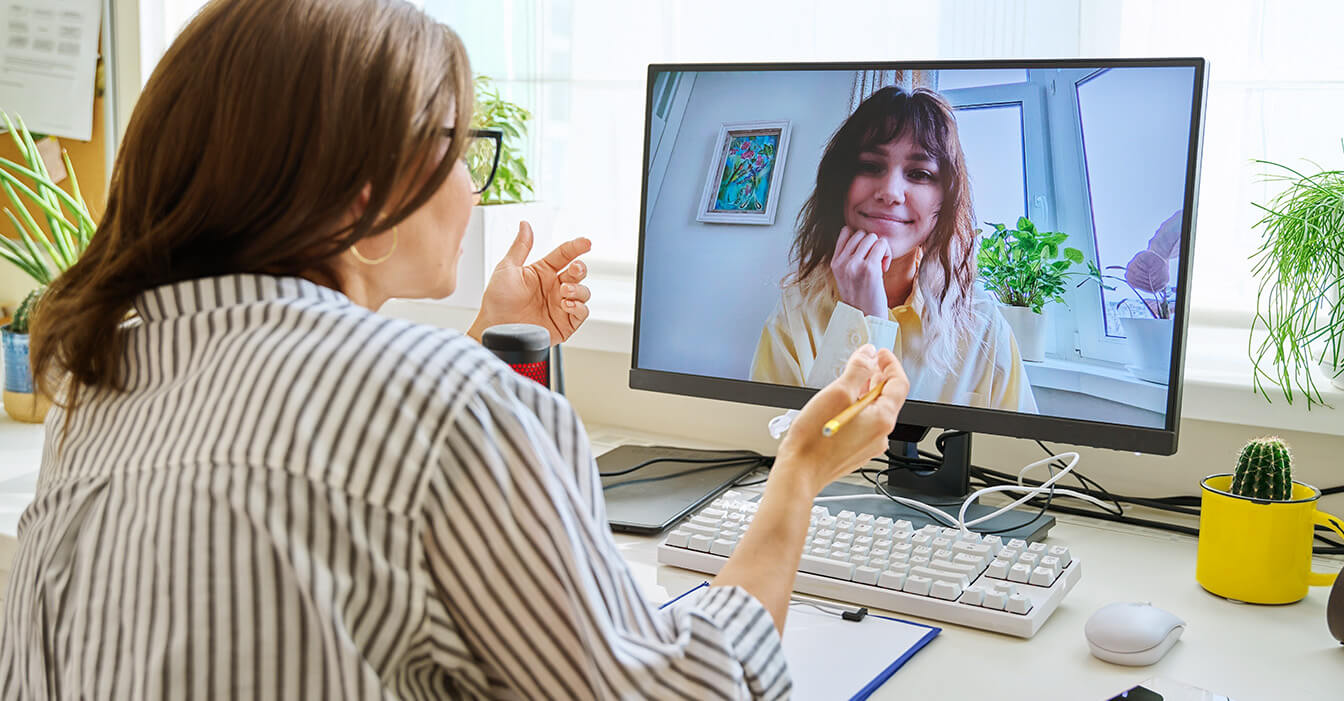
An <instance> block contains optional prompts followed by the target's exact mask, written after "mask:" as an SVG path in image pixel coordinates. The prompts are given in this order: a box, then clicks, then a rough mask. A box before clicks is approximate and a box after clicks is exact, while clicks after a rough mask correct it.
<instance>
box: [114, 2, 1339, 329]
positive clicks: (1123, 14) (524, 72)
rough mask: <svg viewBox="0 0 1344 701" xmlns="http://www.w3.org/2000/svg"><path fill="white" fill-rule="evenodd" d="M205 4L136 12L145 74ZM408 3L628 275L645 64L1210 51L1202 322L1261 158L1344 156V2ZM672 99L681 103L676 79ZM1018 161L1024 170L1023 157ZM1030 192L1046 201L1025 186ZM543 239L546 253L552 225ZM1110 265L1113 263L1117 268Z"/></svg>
mask: <svg viewBox="0 0 1344 701" xmlns="http://www.w3.org/2000/svg"><path fill="white" fill-rule="evenodd" d="M201 4H202V1H201V0H140V6H141V27H142V52H141V56H142V61H141V65H142V71H141V73H142V74H143V75H146V76H147V75H148V74H149V71H150V70H151V69H152V67H153V65H154V63H155V61H156V60H157V57H158V56H159V55H161V53H162V50H163V47H165V46H167V43H168V41H169V40H170V38H171V37H172V36H173V35H174V34H175V33H176V31H177V29H178V28H180V26H181V24H182V23H183V22H184V21H185V20H186V19H188V18H189V17H190V16H191V15H192V14H193V13H194V12H195V11H196V10H197V9H198V8H199V6H200V5H201ZM416 4H418V5H421V6H423V7H424V8H425V10H426V11H428V12H429V13H430V14H432V15H433V16H435V17H437V18H439V19H441V20H443V21H445V22H446V23H448V24H449V25H451V26H453V27H454V28H455V29H456V30H457V31H458V33H459V34H460V35H461V36H462V38H463V40H464V41H465V42H466V44H467V48H468V52H469V53H470V55H471V58H472V61H473V66H474V67H475V68H476V70H477V71H478V72H482V73H486V74H489V75H491V76H493V77H495V78H496V79H497V82H498V84H499V86H500V88H501V90H502V91H503V92H504V94H505V95H506V96H508V97H509V98H510V99H513V100H515V101H517V102H519V103H520V104H522V105H524V106H525V107H528V108H529V109H532V110H533V111H534V113H535V114H536V120H535V122H534V124H533V126H532V129H531V141H530V143H529V144H527V145H526V152H527V153H528V154H529V156H530V158H531V162H532V166H533V167H532V170H533V173H534V174H535V176H536V179H537V192H538V196H539V197H541V198H542V199H544V200H547V201H549V202H552V203H555V204H556V205H557V206H558V207H559V209H560V212H559V217H558V221H557V224H556V230H555V231H553V232H550V234H549V235H550V237H551V238H553V239H559V238H563V237H568V236H572V235H579V234H582V235H586V236H589V237H591V238H592V239H593V240H594V245H595V249H594V253H593V258H594V263H597V264H599V265H597V266H595V270H596V269H600V268H601V266H600V264H601V263H602V262H603V261H605V262H606V263H607V264H608V266H607V267H608V268H610V267H611V266H615V269H624V270H627V271H628V270H630V268H631V264H632V263H633V261H634V258H635V255H636V248H637V236H638V231H639V222H638V217H639V199H640V183H641V179H642V174H641V172H640V167H641V162H642V159H641V154H642V150H643V144H644V98H645V91H646V85H645V80H646V66H647V65H648V64H649V63H650V62H680V61H825V60H830V61H835V60H862V59H875V60H883V59H885V60H900V59H928V58H976V57H1070V56H1116V57H1121V56H1204V57H1206V58H1208V59H1209V61H1210V73H1209V93H1208V102H1207V104H1206V115H1207V117H1206V123H1205V137H1204V153H1203V163H1202V166H1201V184H1200V193H1199V194H1200V198H1199V201H1200V206H1199V208H1198V210H1197V212H1196V220H1197V236H1196V246H1195V254H1194V278H1193V279H1194V285H1193V287H1192V297H1191V302H1192V305H1193V307H1194V308H1195V310H1196V320H1198V317H1199V315H1204V317H1205V318H1211V317H1210V315H1212V316H1213V317H1218V318H1222V319H1225V320H1231V321H1233V322H1235V323H1240V324H1247V323H1249V319H1250V315H1251V310H1252V309H1253V308H1254V303H1255V285H1254V284H1253V282H1252V279H1251V275H1250V262H1249V261H1248V256H1249V255H1250V253H1251V252H1252V251H1254V250H1255V248H1256V245H1257V243H1258V240H1259V233H1258V231H1257V230H1255V229H1254V228H1253V224H1254V222H1255V221H1257V220H1258V218H1259V217H1258V215H1257V211H1258V210H1256V208H1255V206H1254V205H1253V204H1252V203H1253V202H1265V201H1267V200H1268V198H1269V197H1270V196H1271V195H1272V194H1273V190H1272V189H1271V187H1272V185H1271V184H1267V183H1263V182H1260V181H1259V179H1258V178H1257V177H1256V176H1257V174H1258V173H1260V172H1263V169H1262V168H1260V167H1258V166H1256V165H1254V164H1253V163H1252V162H1251V161H1252V159H1255V158H1265V159H1269V160H1276V161H1281V162H1285V163H1288V164H1291V165H1298V166H1305V167H1311V166H1310V165H1306V163H1305V160H1306V159H1310V160H1311V161H1314V162H1316V163H1319V164H1321V165H1322V166H1324V167H1328V168H1329V167H1339V166H1340V165H1341V164H1344V151H1341V146H1340V138H1341V137H1342V136H1344V129H1341V128H1340V127H1339V122H1338V115H1339V114H1341V113H1344V84H1341V83H1340V82H1339V80H1338V75H1337V73H1338V65H1339V61H1338V56H1337V55H1336V53H1337V51H1336V49H1335V45H1336V43H1337V42H1336V37H1335V33H1336V31H1337V28H1338V27H1339V26H1341V25H1344V3H1339V2H1335V1H1334V0H1304V1H1302V2H1293V3H1287V2H1274V1H1273V0H1198V1H1192V2H1183V3H1172V2H1166V1H1163V0H1040V1H1039V2H1014V3H995V4H993V10H992V11H986V9H985V3H981V2H972V1H969V0H929V1H928V2H921V3H893V2H887V1H885V0H866V1H862V0H838V1H837V2H828V3H815V2H813V1H812V0H776V1H774V2H756V3H751V2H748V3H746V4H745V5H744V4H743V3H738V4H737V5H734V11H733V13H732V15H731V17H737V18H741V17H749V18H750V22H742V21H733V20H732V19H730V18H729V16H726V15H724V13H723V10H722V5H721V4H720V3H717V2H710V1H709V0H694V1H687V2H665V3H631V2H628V1H627V0H498V1H497V2H491V3H464V2H453V1H451V0H421V1H418V2H416ZM149 30H154V31H149ZM990 78H991V79H976V80H975V81H974V82H975V83H976V84H978V85H979V86H980V87H981V88H983V89H989V88H992V87H1000V88H1011V87H1012V86H1013V85H1014V84H1020V83H1021V81H1020V80H1019V79H1018V77H1017V76H1008V75H1003V76H991V77H990ZM668 87H669V89H670V90H672V95H673V96H674V95H675V92H676V86H668ZM944 87H945V89H947V90H949V91H951V90H959V89H962V88H964V87H967V86H960V85H957V86H953V85H948V86H944ZM1077 91H1078V92H1077V93H1076V99H1077V100H1079V101H1080V103H1081V104H1080V108H1081V110H1082V112H1081V115H1082V117H1081V118H1082V120H1083V121H1087V120H1089V119H1092V118H1094V117H1098V116H1099V114H1100V113H1099V112H1098V111H1097V110H1094V109H1093V106H1092V105H1090V104H1089V97H1088V88H1087V84H1086V83H1084V84H1083V85H1081V86H1079V87H1078V88H1077ZM664 92H666V91H664ZM660 94H661V93H660ZM669 107H670V105H669ZM1003 114H1005V113H1004V112H992V111H991V112H986V113H984V114H981V115H977V116H976V117H975V118H979V117H984V118H985V119H991V118H998V117H1000V116H1002V115H1003ZM1051 116H1052V117H1053V116H1054V115H1053V114H1052V115H1051ZM1052 136H1053V135H1052ZM1088 147H1089V156H1088V158H1089V161H1090V162H1089V163H1088V165H1087V172H1088V174H1089V177H1091V176H1092V175H1093V174H1094V171H1095V175H1096V177H1104V176H1103V175H1102V171H1103V170H1105V169H1107V168H1110V167H1112V166H1111V165H1108V164H1107V163H1104V162H1103V161H1105V160H1106V159H1107V158H1110V156H1106V155H1104V154H1099V153H1098V151H1097V149H1103V150H1104V145H1100V144H1098V145H1091V144H1089V145H1088ZM1098 158H1099V159H1101V160H1100V161H1099V160H1096V159H1098ZM1026 160H1027V163H1028V167H1030V163H1031V162H1032V158H1031V155H1030V154H1027V156H1026ZM1026 188H1027V192H1028V197H1029V198H1032V199H1031V200H1030V201H1029V202H1028V204H1029V205H1030V206H1031V207H1032V208H1033V209H1034V208H1036V207H1037V202H1036V201H1035V199H1034V197H1032V195H1031V190H1032V188H1031V178H1030V176H1028V178H1027V185H1026ZM996 196H997V195H996ZM1044 205H1045V206H1048V203H1044ZM1094 214H1097V216H1098V217H1099V218H1098V219H1097V221H1096V225H1097V226H1098V227H1103V226H1119V225H1120V224H1119V223H1117V222H1119V221H1120V220H1116V219H1114V217H1115V216H1116V215H1115V214H1114V213H1107V212H1097V213H1094ZM1033 216H1035V215H1033ZM538 234H539V236H540V237H542V239H543V241H540V242H539V245H540V244H542V243H545V241H544V239H545V238H546V237H547V232H538ZM1101 254H1102V257H1103V258H1104V259H1105V260H1106V261H1107V263H1108V264H1110V261H1112V260H1113V259H1117V258H1124V256H1123V255H1122V254H1118V253H1112V252H1107V251H1101ZM1124 262H1125V261H1124V260H1120V261H1119V262H1118V264H1121V265H1123V264H1124ZM1098 304H1101V302H1100V301H1098ZM1103 335H1104V332H1103ZM1099 342H1100V341H1099Z"/></svg>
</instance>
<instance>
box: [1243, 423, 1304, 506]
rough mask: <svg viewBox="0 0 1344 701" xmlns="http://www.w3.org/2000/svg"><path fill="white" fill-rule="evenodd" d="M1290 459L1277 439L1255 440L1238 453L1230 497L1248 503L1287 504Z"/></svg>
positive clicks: (1289, 487)
mask: <svg viewBox="0 0 1344 701" xmlns="http://www.w3.org/2000/svg"><path fill="white" fill-rule="evenodd" d="M1292 462H1293V456H1292V453H1290V452H1288V445H1287V444H1286V443H1284V442H1283V441H1282V440H1281V439H1279V438H1277V437H1270V438H1256V439H1255V440H1252V441H1251V442H1250V443H1247V444H1246V447H1245V448H1242V449H1241V458H1239V459H1238V460H1237V471H1236V472H1235V473H1234V474H1233V476H1232V493H1233V494H1238V495H1241V496H1243V497H1250V498H1252V499H1266V500H1269V501H1288V500H1290V499H1292V498H1293V472H1292V470H1293V466H1292Z"/></svg>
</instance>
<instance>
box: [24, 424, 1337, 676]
mask: <svg viewBox="0 0 1344 701" xmlns="http://www.w3.org/2000/svg"><path fill="white" fill-rule="evenodd" d="M590 434H591V436H592V440H593V446H594V450H595V451H596V452H597V453H601V452H603V451H605V450H608V449H610V448H613V447H615V446H616V445H618V444H620V443H623V442H630V443H648V444H651V443H659V442H661V443H663V444H670V445H687V446H693V445H695V444H694V443H693V442H691V441H689V440H686V441H677V440H675V439H672V438H667V437H657V436H650V435H648V434H636V433H633V432H627V431H623V430H614V429H607V428H604V427H590ZM696 447H722V446H696ZM41 451H42V429H41V427H40V426H33V425H28V424H17V423H14V422H12V421H10V420H9V418H8V417H4V416H2V415H0V591H3V578H4V575H5V574H7V570H8V569H9V561H10V558H11V557H12V547H13V543H14V540H13V538H14V528H15V526H16V524H17V522H18V516H19V514H20V513H21V512H22V510H23V508H24V507H25V506H26V505H27V503H28V502H29V501H31V500H32V489H33V486H34V485H35V484H36V476H37V469H38V465H39V462H40V457H41ZM1056 518H1057V519H1058V524H1057V525H1056V526H1055V528H1054V530H1053V531H1052V532H1051V534H1050V538H1049V539H1048V540H1047V542H1050V543H1063V544H1066V545H1068V546H1069V547H1070V548H1072V549H1073V551H1074V552H1075V553H1077V554H1078V556H1079V557H1081V558H1083V563H1084V568H1085V569H1084V572H1083V578H1082V580H1081V581H1080V582H1079V583H1078V585H1077V586H1076V587H1075V588H1074V590H1073V591H1072V592H1070V593H1069V595H1068V596H1067V597H1065V599H1064V601H1063V603H1062V604H1061V605H1060V607H1059V608H1058V609H1057V610H1056V611H1055V613H1054V615H1053V616H1051V617H1050V620H1048V621H1046V623H1045V625H1044V626H1043V627H1042V628H1041V630H1040V632H1039V633H1037V634H1036V636H1035V637H1034V638H1031V639H1030V640H1022V639H1019V638H1014V637H1010V636H1006V635H998V634H995V633H987V632H983V631H979V630H973V629H970V628H962V627H959V626H953V625H946V624H943V623H941V622H938V621H923V622H926V623H931V624H933V625H937V626H939V627H941V628H942V629H943V632H942V634H941V635H939V636H938V638H936V639H935V640H934V641H933V642H932V643H931V644H930V645H929V646H928V647H926V648H925V649H924V650H923V651H922V652H920V653H919V654H918V655H916V656H915V657H914V658H912V659H911V660H910V662H909V663H907V664H906V665H905V666H904V667H902V668H901V670H900V671H899V672H897V673H896V675H895V676H893V677H892V678H891V680H890V681H888V682H887V683H886V684H885V685H884V686H883V687H882V688H881V689H879V690H878V692H877V693H876V694H875V695H874V697H873V698H875V699H897V698H927V699H996V700H1004V699H1032V700H1036V699H1068V700H1069V701H1091V700H1096V701H1102V700H1103V699H1107V698H1109V697H1110V696H1111V695H1113V694H1115V693H1116V692H1119V691H1121V690H1123V689H1126V688H1128V687H1129V686H1132V685H1134V684H1137V683H1139V682H1141V681H1143V680H1145V679H1149V678H1153V677H1163V678H1167V679H1173V680H1175V681H1179V682H1184V683H1187V684H1193V685H1195V686H1200V687H1203V688H1206V689H1208V690H1210V691H1213V692H1216V693H1219V694H1225V695H1227V696H1229V697H1231V698H1232V699H1233V700H1234V701H1256V700H1258V699H1264V700H1275V701H1277V700H1279V699H1309V698H1329V697H1331V695H1338V693H1339V690H1340V689H1344V646H1341V645H1339V644H1338V643H1336V642H1335V641H1334V640H1333V639H1331V638H1330V635H1329V632H1328V631H1327V629H1326V626H1325V604H1326V599H1327V597H1328V594H1329V592H1328V591H1327V590H1326V589H1323V588H1316V589H1313V590H1312V591H1311V594H1310V595H1309V596H1308V597H1307V598H1306V599H1305V600H1303V601H1301V602H1298V603H1296V604H1292V605H1289V606H1251V605H1245V604H1233V603H1230V602H1228V601H1225V600H1223V599H1220V598H1217V597H1215V596H1212V595H1210V594H1208V593H1206V592H1205V591H1204V590H1203V589H1201V588H1200V587H1199V585H1198V584H1196V583H1195V539H1194V538H1193V537H1189V536H1181V535H1174V534H1168V533H1164V532H1160V531H1154V530H1149V529H1145V528H1135V527H1127V526H1118V525H1115V524H1110V523H1106V522H1103V521H1096V520H1091V519H1085V518H1081V517H1073V516H1067V515H1056ZM616 542H617V543H618V544H619V546H620V549H621V553H622V555H624V557H625V559H626V561H627V562H629V564H630V567H631V569H632V570H633V572H634V575H635V579H636V581H638V582H639V583H640V585H641V586H642V587H643V589H644V594H645V596H647V597H648V598H649V599H650V600H651V601H666V600H667V599H669V598H671V597H672V596H675V595H676V594H679V593H681V592H683V591H685V590H687V589H690V588H691V587H693V586H695V585H696V584H699V583H700V582H702V581H704V580H705V579H706V578H707V576H706V575H704V574H701V573H698V572H690V571H688V570H682V569H679V568H675V567H668V566H664V565H659V564H658V559H657V544H658V538H656V537H639V536H629V535H619V534H618V535H617V536H616ZM1323 564H1326V565H1329V564H1330V563H1328V562H1327V563H1323ZM1334 564H1336V565H1337V564H1338V563H1337V562H1336V563H1334ZM1318 569H1320V568H1319V567H1318ZM1115 601H1150V602H1152V603H1153V604H1154V605H1156V606H1159V607H1161V608H1164V609H1167V610H1169V611H1171V612H1172V613H1174V614H1176V615H1177V616H1180V617H1181V618H1183V619H1185V621H1186V623H1187V624H1188V628H1187V630H1186V632H1185V634H1184V635H1183V636H1182V637H1181V640H1180V642H1179V643H1177V644H1176V646H1175V647H1174V648H1173V649H1172V651H1171V652H1170V653H1169V654H1168V655H1167V656H1166V657H1165V658H1163V659H1162V660H1161V661H1159V662H1158V663H1157V664H1155V665H1152V666H1151V667H1118V666H1115V665H1111V664H1108V663H1106V662H1102V661H1100V660H1097V659H1096V658H1094V657H1092V655H1091V654H1090V653H1089V652H1088V650H1087V643H1086V642H1085V641H1084V639H1083V624H1084V623H1085V622H1086V621H1087V617H1088V616H1089V615H1091V614H1092V612H1093V611H1095V610H1097V609H1098V608H1100V607H1101V606H1104V605H1105V604H1108V603H1112V602H1115ZM893 615H897V616H898V617H907V618H912V620H920V619H915V618H913V617H908V616H901V615H898V614H893Z"/></svg>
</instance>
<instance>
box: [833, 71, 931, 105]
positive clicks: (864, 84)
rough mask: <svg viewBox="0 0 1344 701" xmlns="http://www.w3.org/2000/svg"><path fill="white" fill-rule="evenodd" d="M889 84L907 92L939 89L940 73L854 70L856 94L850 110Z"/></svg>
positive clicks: (850, 100) (851, 100) (851, 99)
mask: <svg viewBox="0 0 1344 701" xmlns="http://www.w3.org/2000/svg"><path fill="white" fill-rule="evenodd" d="M888 85H895V86H896V87H898V88H900V89H902V90H904V91H906V92H912V91H914V89H915V88H928V89H930V90H937V89H938V74H937V73H936V72H934V71H854V90H853V93H854V94H853V96H852V97H850V99H849V111H850V112H853V111H854V110H856V109H858V108H859V105H860V104H861V103H862V102H863V101H864V100H867V99H868V98H869V97H870V96H872V94H873V93H875V92H877V91H878V90H881V89H882V88H885V87H887V86H888Z"/></svg>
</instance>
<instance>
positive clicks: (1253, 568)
mask: <svg viewBox="0 0 1344 701" xmlns="http://www.w3.org/2000/svg"><path fill="white" fill-rule="evenodd" d="M1200 486H1201V487H1202V488H1203V490H1202V495H1201V498H1200V509H1199V553H1198V556H1197V557H1198V559H1197V561H1196V565H1195V579H1197V580H1198V581H1199V584H1200V586H1202V587H1204V588H1205V589H1207V590H1208V591H1210V592H1212V593H1214V594H1217V595H1218V596H1222V597H1226V598H1228V599H1234V600H1236V601H1245V602H1247V603H1252V604H1291V603H1293V602H1294V601H1300V600H1302V598H1304V597H1305V596H1306V595H1307V589H1308V587H1319V586H1324V585H1329V584H1332V583H1334V581H1335V577H1336V575H1335V574H1322V573H1320V572H1312V571H1311V543H1312V533H1313V530H1314V526H1316V525H1317V524H1319V525H1322V526H1327V527H1330V528H1333V529H1335V530H1337V531H1340V532H1341V533H1344V521H1341V520H1340V519H1338V518H1336V517H1334V516H1331V515H1330V514H1327V513H1325V512H1324V511H1321V510H1319V509H1317V508H1316V503H1317V501H1318V500H1319V499H1320V498H1321V491H1320V490H1319V489H1317V488H1315V487H1313V486H1311V485H1308V484H1303V483H1301V482H1296V481H1295V482H1293V498H1292V500H1290V501H1266V500H1264V499H1252V498H1250V497H1243V496H1239V495H1237V494H1233V493H1232V475H1230V474H1222V475H1212V476H1210V477H1206V478H1204V481H1203V482H1202V483H1201V484H1200Z"/></svg>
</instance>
